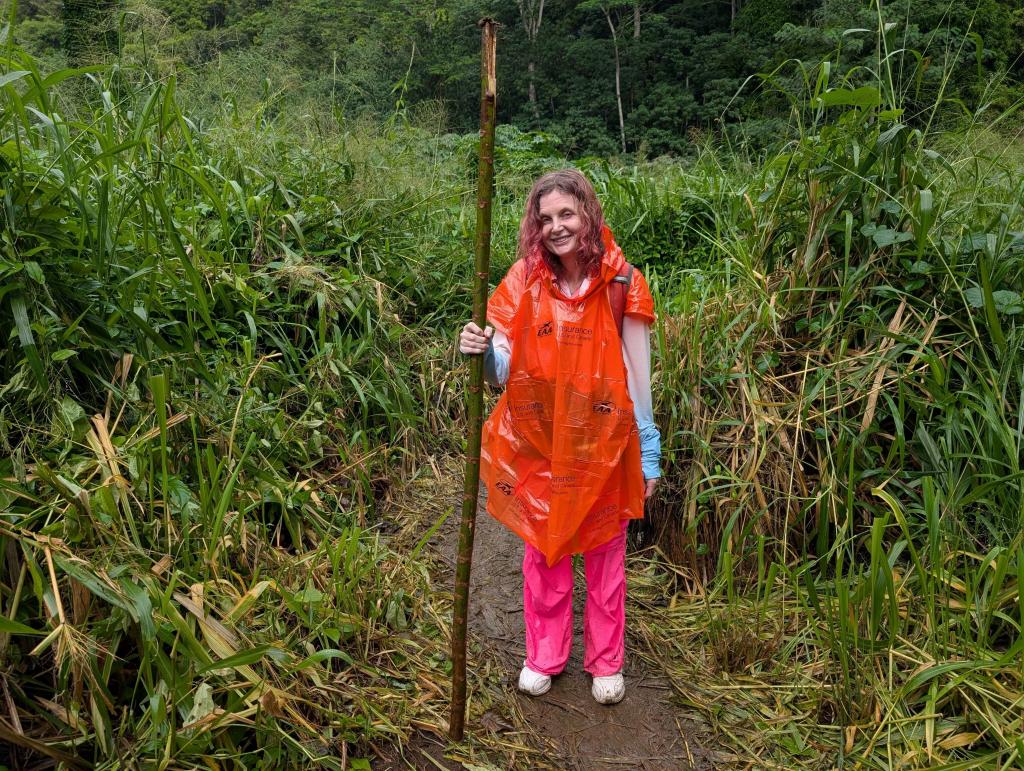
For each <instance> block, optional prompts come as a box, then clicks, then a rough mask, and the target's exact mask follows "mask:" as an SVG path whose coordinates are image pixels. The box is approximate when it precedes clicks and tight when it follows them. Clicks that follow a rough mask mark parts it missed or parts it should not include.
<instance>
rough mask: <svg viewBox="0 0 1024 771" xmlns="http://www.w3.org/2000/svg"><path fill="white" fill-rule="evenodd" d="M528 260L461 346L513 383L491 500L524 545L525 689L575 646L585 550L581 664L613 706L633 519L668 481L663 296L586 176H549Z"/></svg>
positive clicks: (486, 436)
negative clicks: (618, 239)
mask: <svg viewBox="0 0 1024 771" xmlns="http://www.w3.org/2000/svg"><path fill="white" fill-rule="evenodd" d="M518 256H519V259H518V260H517V261H516V263H515V264H514V265H513V266H512V267H511V268H510V269H509V272H508V274H507V275H506V276H505V278H504V279H503V280H502V282H501V284H500V285H499V286H498V288H497V289H496V290H495V292H494V294H493V296H492V297H491V300H490V302H489V303H488V309H487V317H488V321H489V322H490V324H492V325H493V326H488V327H487V328H486V329H484V330H481V329H480V328H479V327H478V326H477V325H476V324H474V323H473V322H470V323H468V324H466V325H465V327H464V328H463V329H462V332H461V333H460V335H459V350H460V351H462V353H464V354H471V355H472V354H483V355H484V357H485V358H484V371H485V375H486V377H487V379H488V381H489V382H491V383H492V384H495V385H505V386H506V390H505V393H504V394H502V397H501V399H500V400H499V402H498V404H497V406H496V407H495V409H494V412H493V413H492V414H491V416H490V418H489V419H488V420H487V423H486V424H485V426H484V433H483V451H482V453H481V478H482V480H483V482H484V484H485V485H486V486H487V488H488V500H487V510H488V511H489V512H490V513H491V514H492V515H493V516H494V517H495V518H497V519H498V520H499V521H500V522H502V523H503V524H505V525H506V526H507V527H509V528H510V529H512V530H513V531H514V532H516V533H517V534H518V535H519V536H520V537H522V538H523V540H524V541H525V542H526V550H525V555H524V558H523V614H524V617H525V621H526V661H525V662H524V666H523V669H522V671H521V672H520V675H519V689H520V690H521V691H524V692H525V693H528V694H530V695H532V696H539V695H541V694H543V693H546V692H547V691H548V689H549V688H550V687H551V677H552V676H553V675H556V674H558V673H560V672H561V671H562V670H563V669H564V668H565V665H566V662H567V661H568V660H569V653H570V650H571V647H572V628H573V624H572V590H573V573H572V557H571V555H572V554H583V558H584V564H585V572H586V580H587V603H586V609H585V611H584V669H585V670H586V671H587V672H589V673H590V674H591V675H593V684H592V688H591V691H592V693H593V695H594V698H595V699H596V700H597V701H598V702H600V703H602V704H614V703H616V702H618V701H621V700H622V698H623V696H624V695H625V681H624V679H623V676H622V667H623V663H624V653H625V602H626V595H625V587H626V581H625V539H626V523H627V522H628V520H630V519H636V518H640V517H642V516H643V502H644V500H645V499H647V498H649V497H650V496H651V494H652V493H653V492H654V488H655V485H656V484H657V479H658V477H659V476H660V471H659V468H658V464H659V461H660V454H661V446H660V442H661V439H660V436H659V434H658V429H657V428H656V427H655V425H654V420H653V414H652V409H651V380H650V355H651V354H650V351H651V348H650V325H651V323H652V322H653V321H654V312H653V302H652V300H651V296H650V292H649V291H648V288H647V284H646V282H645V281H644V279H643V277H642V276H641V275H640V272H639V271H636V270H634V269H633V268H632V267H631V266H629V265H628V264H627V263H626V262H625V260H624V259H623V256H622V251H621V250H620V249H619V248H618V246H617V245H616V244H615V241H614V239H613V238H612V234H611V232H610V231H609V230H608V228H607V227H606V226H605V224H604V220H603V217H602V214H601V205H600V203H599V202H598V200H597V196H596V195H595V194H594V189H593V187H591V185H590V183H589V182H588V181H587V179H586V178H585V177H584V176H583V175H582V174H580V173H579V172H578V171H575V170H572V169H568V170H563V171H556V172H552V173H550V174H545V175H544V176H542V177H541V178H540V179H538V180H537V181H536V182H535V183H534V185H533V189H532V190H531V191H530V195H529V196H528V198H527V201H526V211H525V214H524V216H523V219H522V222H521V224H520V229H519V245H518Z"/></svg>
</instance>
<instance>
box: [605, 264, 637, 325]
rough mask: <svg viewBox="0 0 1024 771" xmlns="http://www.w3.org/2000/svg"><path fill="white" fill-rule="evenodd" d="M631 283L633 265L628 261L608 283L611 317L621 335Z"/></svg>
mask: <svg viewBox="0 0 1024 771" xmlns="http://www.w3.org/2000/svg"><path fill="white" fill-rule="evenodd" d="M632 283H633V266H632V265H630V264H629V263H628V262H627V263H626V264H625V265H623V266H622V268H621V269H620V270H619V272H618V274H617V275H616V276H615V278H613V279H612V280H611V281H610V282H609V284H608V304H609V305H611V306H612V318H613V319H615V326H616V328H617V329H618V330H619V337H620V338H621V337H622V320H623V318H625V316H626V295H627V294H628V293H629V287H630V285H631V284H632Z"/></svg>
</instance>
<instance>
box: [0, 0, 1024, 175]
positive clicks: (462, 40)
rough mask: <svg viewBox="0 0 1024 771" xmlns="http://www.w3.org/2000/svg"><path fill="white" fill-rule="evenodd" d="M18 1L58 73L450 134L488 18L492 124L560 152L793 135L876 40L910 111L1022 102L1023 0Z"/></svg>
mask: <svg viewBox="0 0 1024 771" xmlns="http://www.w3.org/2000/svg"><path fill="white" fill-rule="evenodd" d="M16 13H17V19H18V24H17V28H16V37H17V38H18V40H19V43H20V44H21V45H23V46H26V47H27V48H29V49H30V50H33V51H34V52H35V53H37V54H39V55H43V56H52V57H54V59H55V66H56V65H58V64H59V65H63V64H65V63H71V64H79V63H83V62H85V63H87V62H90V61H95V60H97V59H100V60H110V59H112V58H113V57H116V56H119V57H121V58H122V60H124V59H127V60H129V61H133V62H134V63H137V64H140V65H142V66H144V67H145V68H146V69H147V70H149V71H151V72H154V73H155V74H158V75H161V76H163V75H168V74H177V75H178V76H179V78H181V79H183V80H188V78H187V76H188V75H191V76H192V87H193V88H194V89H195V90H197V91H198V92H200V93H199V94H198V96H200V97H204V98H205V99H206V101H207V102H210V103H212V102H213V101H215V100H220V99H221V98H222V94H224V93H230V94H232V95H233V98H236V99H244V98H245V97H246V96H252V97H254V98H260V97H264V98H265V97H267V96H273V97H275V98H276V99H278V100H279V101H286V102H288V104H289V106H294V105H296V104H316V105H320V106H322V107H326V108H329V109H330V111H331V112H333V113H334V114H335V115H337V116H338V117H339V118H341V119H343V120H352V119H355V118H358V117H361V116H366V115H371V116H374V117H377V118H381V117H386V116H389V115H393V114H395V112H396V111H398V112H403V111H408V110H411V109H420V110H421V111H425V112H427V113H429V114H430V115H431V116H433V117H434V118H435V119H436V120H440V122H441V126H440V128H441V129H443V130H449V131H455V132H460V133H463V132H468V131H472V130H473V128H474V126H475V122H476V95H477V90H478V85H477V84H478V66H479V65H478V53H477V49H478V36H477V33H476V27H475V25H476V21H477V20H478V19H479V18H481V17H483V16H493V17H495V18H497V19H498V20H499V22H500V23H501V25H502V26H501V32H500V43H499V45H500V53H499V81H500V83H501V98H500V100H499V121H500V122H501V123H504V124H512V125H514V126H516V127H518V128H520V129H522V130H530V131H540V132H545V133H548V134H550V135H552V137H553V138H554V140H555V141H556V142H557V144H558V145H559V149H560V150H561V151H563V152H566V153H568V154H570V155H573V156H581V155H587V154H595V155H604V154H609V153H620V152H627V153H635V154H638V155H640V156H656V155H660V154H666V153H669V154H680V153H685V152H686V151H687V148H688V146H689V145H690V144H691V143H692V142H693V140H694V139H695V138H696V137H700V136H702V135H707V134H709V133H712V134H714V135H716V136H726V137H729V138H731V139H738V140H742V141H746V142H751V143H752V144H754V145H755V146H757V145H764V144H767V143H769V142H770V141H771V140H773V139H777V138H779V137H786V136H788V132H789V131H791V130H792V129H791V127H790V122H791V121H790V115H791V112H792V109H793V106H794V101H799V100H800V99H801V98H803V97H802V95H803V94H804V92H806V91H808V89H807V88H806V87H805V86H804V85H803V80H804V73H806V72H808V71H810V69H811V68H813V66H814V65H816V64H817V63H818V62H820V61H822V60H825V59H829V58H833V59H837V60H838V62H839V63H840V65H841V67H842V68H844V69H845V70H852V71H854V72H857V71H860V72H861V73H862V77H863V79H864V81H865V82H869V81H873V80H874V79H875V78H876V73H874V71H873V66H872V62H876V61H878V60H879V53H880V52H879V51H878V47H879V46H881V45H884V46H885V48H886V49H887V50H886V51H882V52H881V55H882V57H889V60H890V61H892V62H893V63H894V65H895V66H894V67H893V68H892V69H893V72H894V74H895V80H894V82H893V83H892V84H891V86H892V89H893V94H892V96H893V97H894V99H893V101H894V103H901V104H903V105H904V107H905V109H906V110H907V113H908V114H907V116H906V118H907V120H908V121H909V122H911V123H914V122H917V123H920V124H922V125H923V124H925V123H933V124H934V122H935V121H939V122H940V123H952V122H955V121H957V120H959V119H961V118H965V117H967V118H969V117H971V116H974V115H977V114H978V113H979V112H980V113H984V112H985V111H986V110H989V111H991V112H992V114H996V113H998V112H1000V111H1002V110H1005V109H1006V108H1007V107H1008V106H1009V105H1011V104H1013V102H1014V101H1015V100H1017V99H1019V98H1021V96H1024V88H1022V86H1021V82H1022V80H1024V55H1022V54H1024V8H1021V6H1020V3H1019V2H1018V0H893V1H892V2H886V3H884V4H882V3H873V2H867V1H866V0H713V1H712V0H671V1H669V0H652V1H649V2H643V1H642V0H584V1H583V2H579V0H517V1H516V2H514V3H513V2H507V1H506V2H495V1H494V0H491V1H490V2H488V1H486V0H485V1H481V0H412V1H411V2H405V1H403V2H397V0H352V1H351V2H345V3H336V2H328V1H327V0H288V1H287V2H285V0H126V2H119V0H66V2H63V3H61V2H59V1H58V0H22V2H20V3H18V4H17V10H16ZM880 28H884V29H885V30H886V34H885V35H884V36H883V37H882V38H881V40H880V38H879V36H878V35H877V34H875V33H876V31H877V30H878V29H880ZM837 54H838V56H837ZM63 60H67V61H66V62H65V61H63ZM901 73H906V76H905V77H904V78H903V79H900V76H901ZM204 84H205V86H204ZM226 85H229V86H230V87H228V88H226V87H225V86H226ZM439 108H440V109H439Z"/></svg>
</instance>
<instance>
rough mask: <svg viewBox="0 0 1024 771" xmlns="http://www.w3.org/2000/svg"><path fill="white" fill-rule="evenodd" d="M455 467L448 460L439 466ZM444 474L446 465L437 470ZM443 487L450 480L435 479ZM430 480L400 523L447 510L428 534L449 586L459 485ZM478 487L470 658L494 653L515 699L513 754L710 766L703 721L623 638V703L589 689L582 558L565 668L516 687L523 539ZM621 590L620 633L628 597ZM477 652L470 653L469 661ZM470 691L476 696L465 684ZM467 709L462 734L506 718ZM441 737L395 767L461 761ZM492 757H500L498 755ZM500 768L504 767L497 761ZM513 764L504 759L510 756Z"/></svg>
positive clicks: (595, 768) (534, 761) (586, 767)
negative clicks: (535, 689)
mask: <svg viewBox="0 0 1024 771" xmlns="http://www.w3.org/2000/svg"><path fill="white" fill-rule="evenodd" d="M452 470H454V469H449V468H446V469H445V471H446V472H450V471H452ZM446 476H448V474H447V473H446V474H444V476H442V477H441V478H442V479H443V478H444V477H446ZM437 487H445V488H447V487H448V485H438V486H437ZM437 487H435V495H433V496H431V497H429V498H427V499H426V500H424V499H422V498H421V499H420V506H419V508H418V510H417V511H415V512H411V511H407V514H406V517H411V519H412V520H413V521H410V520H409V519H407V521H406V523H405V525H406V528H407V532H408V529H409V528H410V526H413V527H414V529H417V530H419V532H421V533H422V532H423V530H422V529H420V528H415V524H414V521H415V520H419V523H420V525H421V526H429V524H430V522H431V521H437V520H438V518H439V517H440V516H441V515H443V512H444V510H445V509H451V514H450V516H448V517H447V519H446V520H445V522H444V524H443V525H442V526H441V527H439V528H438V529H437V532H436V533H435V534H434V535H433V537H431V538H430V540H429V541H428V543H427V550H428V551H429V552H430V554H429V557H430V561H431V562H432V564H433V565H434V573H435V587H436V588H437V589H438V590H442V591H451V587H452V586H453V582H454V565H455V555H456V551H457V546H458V524H459V523H458V520H459V509H458V504H459V499H460V491H458V490H455V489H454V488H452V489H445V490H444V491H443V493H442V491H441V490H440V489H437ZM484 495H485V494H484V493H482V494H481V501H480V506H479V510H478V513H477V531H476V539H475V544H474V549H473V570H472V580H471V590H470V592H471V593H470V620H469V630H470V648H469V667H470V669H471V670H472V669H473V667H474V666H475V665H479V664H480V663H481V662H480V660H481V659H487V660H488V661H489V662H491V663H493V662H497V666H496V667H494V670H495V671H496V672H500V673H501V674H500V675H498V677H499V678H500V686H501V691H502V693H503V697H504V698H505V699H508V700H510V701H512V702H513V703H512V705H511V707H512V709H513V710H514V711H515V713H517V715H518V716H520V717H521V719H522V723H523V726H524V728H525V735H524V731H523V730H521V731H520V732H519V734H518V738H519V740H520V741H522V742H524V743H526V744H530V745H532V748H533V750H534V751H533V752H531V753H530V757H529V758H528V759H527V760H525V761H524V762H522V765H520V763H519V762H517V763H516V765H517V766H519V767H525V768H551V769H567V770H570V769H571V770H572V771H622V770H623V769H640V770H643V771H668V770H669V769H671V770H672V771H681V770H686V771H689V770H690V769H708V768H713V767H715V763H714V762H713V757H714V752H713V751H711V750H710V749H709V748H710V746H712V745H713V741H712V740H711V739H709V737H708V732H707V728H706V727H705V726H703V725H701V724H699V723H697V722H695V720H694V719H693V716H692V714H687V712H686V711H685V710H684V709H682V708H680V707H679V706H677V705H676V704H674V703H673V700H672V694H673V691H672V688H671V686H670V684H669V682H668V680H667V679H665V678H664V677H662V676H661V673H660V672H659V671H657V670H656V669H655V668H654V667H653V666H652V665H650V664H648V663H647V662H645V661H643V660H642V659H641V658H640V657H639V656H638V655H635V654H634V653H633V651H635V650H637V649H638V648H639V647H640V646H639V645H637V644H635V643H634V641H632V640H629V639H627V646H626V655H627V660H626V667H625V676H626V697H625V699H623V701H622V702H620V703H619V704H616V705H612V706H604V705H601V704H598V703H597V702H595V701H594V699H593V697H592V696H591V693H590V676H589V675H588V674H587V673H585V672H584V671H583V628H582V623H583V604H584V600H585V596H586V591H585V584H584V581H583V575H582V562H581V561H580V562H579V565H577V571H576V592H575V597H574V603H573V605H574V626H575V628H574V639H573V651H572V657H571V658H570V660H569V664H568V666H567V667H566V669H565V671H564V672H563V673H562V674H561V675H559V676H557V677H555V678H554V680H553V682H552V686H551V690H550V691H549V692H548V693H546V694H544V695H543V696H540V697H536V698H533V697H529V696H526V695H524V694H521V693H519V692H518V691H517V690H516V687H515V686H516V681H517V679H518V674H519V669H520V668H521V666H522V663H523V657H524V653H525V647H524V646H525V643H524V640H523V634H524V626H523V609H522V606H523V598H522V572H521V564H522V558H523V543H522V541H521V540H520V539H519V538H518V537H517V536H516V535H514V534H513V533H512V532H510V531H509V530H507V529H506V528H505V527H503V526H502V525H500V524H499V523H498V522H496V521H495V520H494V519H493V518H492V517H490V516H489V515H488V514H487V512H486V511H485V510H484V503H485V500H484ZM629 602H630V601H629V591H628V589H627V611H626V612H627V635H628V634H629V628H630V623H629V617H630V614H631V612H632V609H631V607H630V605H629ZM474 659H477V661H474ZM470 698H471V699H472V698H473V695H472V693H471V695H470ZM472 712H473V710H472V708H471V714H470V716H469V717H468V718H467V728H466V730H467V733H471V732H473V731H474V730H490V731H494V730H496V728H498V729H500V728H502V727H504V728H506V729H508V730H510V731H511V730H512V726H511V725H507V724H506V725H504V726H503V721H502V720H501V718H500V717H498V716H497V715H498V711H497V710H490V709H489V710H487V711H485V712H484V713H483V715H482V716H480V715H474V714H472ZM444 749H445V748H444V742H443V740H442V739H441V738H440V737H437V736H434V735H429V734H422V735H419V736H416V737H414V740H413V741H412V742H411V743H410V745H409V746H408V747H406V749H405V752H404V759H403V763H402V764H401V765H396V766H395V767H396V768H408V767H412V768H417V769H420V768H422V769H437V768H444V769H463V768H467V767H470V766H465V765H463V764H462V763H461V762H454V761H452V760H449V759H446V758H445V757H444ZM492 762H495V763H497V762H498V759H497V758H495V759H494V760H493V761H492ZM498 767H501V766H498ZM510 767H511V765H510Z"/></svg>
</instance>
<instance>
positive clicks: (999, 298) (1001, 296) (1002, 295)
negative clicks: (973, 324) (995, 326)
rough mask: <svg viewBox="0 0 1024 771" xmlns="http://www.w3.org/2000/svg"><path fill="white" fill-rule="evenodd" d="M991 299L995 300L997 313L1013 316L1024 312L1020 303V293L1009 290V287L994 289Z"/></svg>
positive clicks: (1023, 307)
mask: <svg viewBox="0 0 1024 771" xmlns="http://www.w3.org/2000/svg"><path fill="white" fill-rule="evenodd" d="M992 299H993V300H995V303H996V310H997V311H998V312H999V313H1004V314H1006V315H1007V316H1014V315H1016V314H1018V313H1021V312H1024V305H1022V304H1021V298H1020V295H1019V294H1017V293H1016V292H1011V291H1010V290H1009V289H998V290H996V291H995V292H993V293H992Z"/></svg>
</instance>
